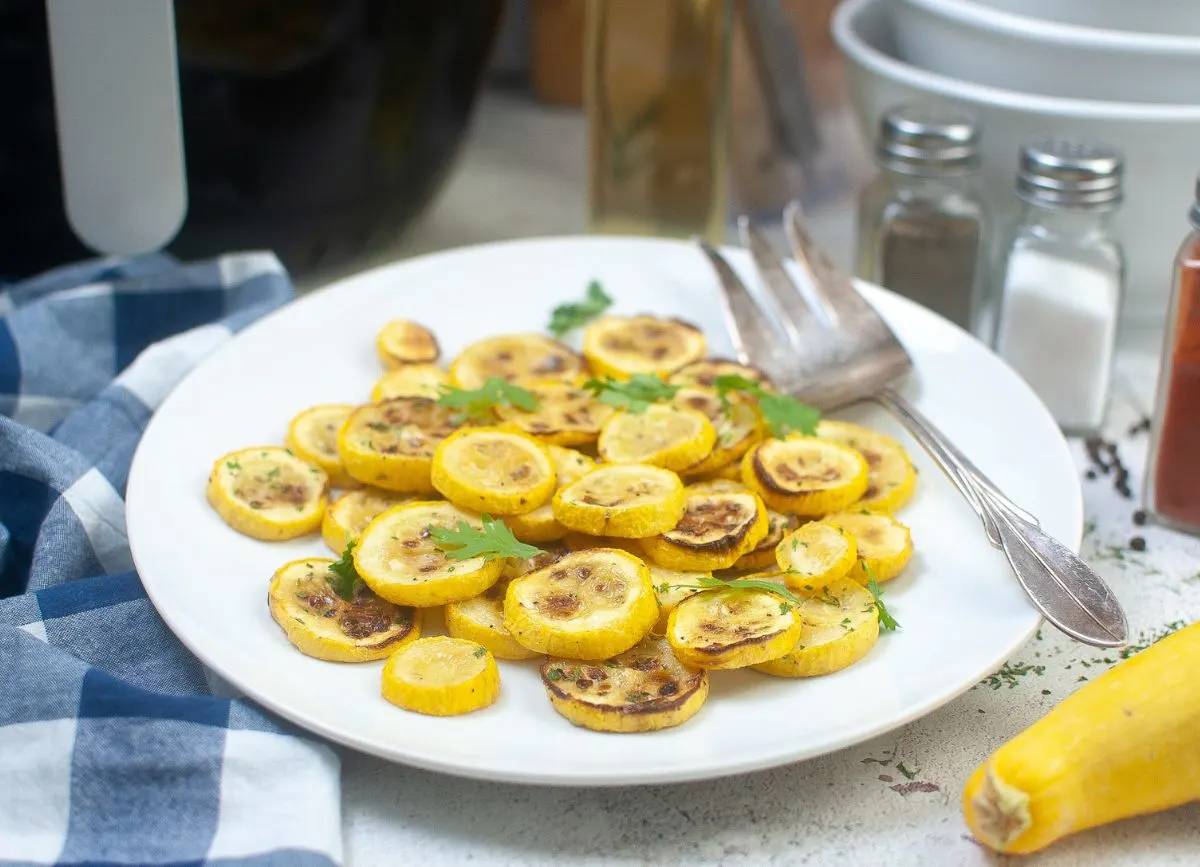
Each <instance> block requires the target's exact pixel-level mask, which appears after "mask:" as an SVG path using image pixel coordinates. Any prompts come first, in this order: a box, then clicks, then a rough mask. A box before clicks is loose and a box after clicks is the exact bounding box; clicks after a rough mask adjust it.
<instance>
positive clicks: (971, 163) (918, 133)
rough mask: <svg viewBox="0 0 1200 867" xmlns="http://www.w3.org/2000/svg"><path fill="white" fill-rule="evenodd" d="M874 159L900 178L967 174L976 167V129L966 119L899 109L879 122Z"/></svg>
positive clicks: (944, 114)
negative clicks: (903, 176)
mask: <svg viewBox="0 0 1200 867" xmlns="http://www.w3.org/2000/svg"><path fill="white" fill-rule="evenodd" d="M875 155H876V157H877V158H878V160H879V164H880V165H881V166H883V167H884V168H886V169H890V170H891V171H894V172H900V173H901V174H906V175H926V176H939V175H940V176H945V175H964V174H969V173H971V172H974V171H976V170H977V169H978V167H979V125H978V124H977V123H976V122H975V121H974V120H973V119H971V118H970V117H967V116H966V115H961V114H954V113H950V112H939V111H937V110H935V109H927V108H922V107H919V106H900V107H898V108H894V109H892V110H891V111H889V112H887V113H886V114H885V115H884V116H883V117H882V118H881V119H880V122H879V140H878V142H877V143H876V146H875Z"/></svg>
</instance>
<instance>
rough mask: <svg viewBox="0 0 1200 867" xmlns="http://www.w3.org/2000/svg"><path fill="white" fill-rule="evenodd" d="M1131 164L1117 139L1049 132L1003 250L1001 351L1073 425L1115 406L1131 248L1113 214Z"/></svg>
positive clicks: (1096, 421) (1094, 422) (1028, 151)
mask: <svg viewBox="0 0 1200 867" xmlns="http://www.w3.org/2000/svg"><path fill="white" fill-rule="evenodd" d="M1123 171H1124V164H1123V161H1122V158H1121V155H1120V154H1119V153H1118V152H1117V151H1115V150H1113V149H1112V148H1109V147H1106V146H1104V145H1098V144H1077V143H1070V142H1063V141H1045V142H1039V143H1035V144H1027V145H1025V146H1024V147H1022V148H1021V152H1020V169H1019V171H1018V173H1017V182H1016V192H1017V196H1018V198H1020V199H1021V201H1022V203H1023V206H1022V210H1021V213H1020V215H1019V216H1018V219H1017V222H1016V225H1015V228H1014V229H1013V232H1012V239H1011V241H1010V243H1009V244H1008V248H1007V252H1006V254H1005V255H1004V257H1003V273H1002V276H1001V278H1000V279H999V280H998V281H997V282H998V283H999V285H1000V299H999V311H998V314H997V320H996V350H997V352H999V354H1000V356H1001V357H1002V358H1004V360H1005V361H1007V362H1008V363H1009V364H1010V365H1011V366H1012V367H1013V368H1014V369H1015V370H1016V371H1017V373H1019V374H1021V376H1022V377H1024V378H1025V381H1026V382H1028V383H1029V385H1030V386H1031V387H1032V388H1033V390H1034V391H1035V392H1037V394H1038V396H1039V397H1040V398H1041V399H1042V401H1043V403H1045V404H1046V406H1047V407H1048V408H1049V410H1050V412H1051V414H1052V415H1053V416H1054V418H1055V420H1056V421H1057V422H1058V423H1059V426H1061V427H1062V428H1063V430H1064V431H1066V432H1067V433H1069V434H1076V435H1081V436H1084V435H1089V434H1094V433H1097V432H1098V431H1099V429H1100V427H1101V426H1102V425H1103V423H1104V417H1105V415H1106V413H1107V411H1108V399H1109V391H1110V385H1111V380H1112V363H1113V353H1114V350H1115V348H1116V342H1117V322H1118V320H1119V316H1120V307H1121V300H1122V297H1123V294H1124V284H1125V257H1124V253H1123V251H1122V249H1121V245H1120V243H1119V242H1118V240H1117V239H1116V237H1115V236H1114V234H1113V229H1112V224H1111V218H1112V215H1113V213H1114V212H1115V211H1116V210H1117V208H1119V207H1120V204H1121V197H1122V184H1121V181H1122V175H1123Z"/></svg>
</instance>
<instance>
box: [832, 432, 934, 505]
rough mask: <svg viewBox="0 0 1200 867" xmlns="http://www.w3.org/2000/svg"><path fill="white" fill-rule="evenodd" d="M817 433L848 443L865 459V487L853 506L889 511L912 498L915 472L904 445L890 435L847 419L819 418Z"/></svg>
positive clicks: (846, 444)
mask: <svg viewBox="0 0 1200 867" xmlns="http://www.w3.org/2000/svg"><path fill="white" fill-rule="evenodd" d="M817 436H819V437H820V438H821V439H823V440H829V441H830V442H835V443H838V444H839V445H843V446H848V447H850V448H852V449H854V450H855V451H857V452H858V453H859V454H861V455H862V456H863V458H864V459H865V460H866V462H867V490H866V493H864V494H863V497H862V499H861V500H859V501H858V503H857V504H856V505H859V506H862V507H864V508H867V509H870V510H871V511H873V512H887V513H889V514H891V513H893V512H896V511H897V510H899V509H901V508H902V507H903V506H904V505H906V504H907V503H908V501H909V500H911V499H912V495H913V492H914V491H915V490H916V487H917V472H916V470H915V469H913V465H912V461H911V460H909V457H908V453H907V452H905V451H904V447H903V446H901V445H900V443H898V442H896V441H895V440H894V439H892V438H891V437H890V436H887V435H886V434H881V433H879V432H878V431H873V430H871V429H870V428H865V427H862V426H861V425H857V424H851V423H850V422H848V421H835V420H833V419H822V420H821V422H820V424H818V425H817Z"/></svg>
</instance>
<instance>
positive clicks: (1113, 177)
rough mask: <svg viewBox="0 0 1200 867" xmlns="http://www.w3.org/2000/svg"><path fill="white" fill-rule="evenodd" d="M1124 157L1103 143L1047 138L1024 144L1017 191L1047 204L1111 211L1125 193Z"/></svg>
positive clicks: (1117, 205) (1031, 200)
mask: <svg viewBox="0 0 1200 867" xmlns="http://www.w3.org/2000/svg"><path fill="white" fill-rule="evenodd" d="M1124 174H1125V160H1124V158H1122V156H1121V153H1120V152H1119V151H1117V150H1115V149H1114V148H1111V147H1109V146H1107V145H1102V144H1087V143H1082V142H1069V141H1060V140H1058V139H1050V140H1047V141H1041V142H1034V143H1031V144H1026V145H1024V146H1023V147H1022V148H1021V158H1020V169H1019V171H1018V172H1017V195H1018V196H1019V197H1021V198H1022V199H1024V200H1025V201H1027V202H1029V203H1031V204H1034V205H1041V206H1042V207H1047V208H1070V209H1078V210H1094V211H1111V210H1114V209H1116V208H1118V207H1120V205H1121V200H1122V198H1123V197H1124V192H1123V190H1122V185H1121V184H1122V180H1123V178H1124Z"/></svg>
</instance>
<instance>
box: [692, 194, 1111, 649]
mask: <svg viewBox="0 0 1200 867" xmlns="http://www.w3.org/2000/svg"><path fill="white" fill-rule="evenodd" d="M739 226H740V229H741V235H742V243H743V245H744V246H746V247H747V248H748V249H749V251H750V254H751V256H752V257H753V259H754V263H755V266H756V268H757V269H758V272H759V275H760V276H761V277H762V280H763V284H764V288H765V289H766V292H765V294H764V297H763V300H762V304H761V305H760V303H759V302H758V301H757V300H756V299H755V296H754V295H752V294H751V293H750V291H749V290H748V289H747V288H746V286H745V285H744V284H743V283H742V281H741V280H740V279H739V278H738V276H737V274H736V273H735V272H734V271H733V269H732V268H731V267H730V266H729V264H728V263H727V262H726V261H725V259H724V258H723V257H722V256H721V254H720V253H719V252H718V251H717V250H716V249H715V248H713V247H711V246H710V245H708V244H706V243H704V242H703V241H700V242H698V243H699V244H700V247H701V249H702V250H703V251H704V252H705V254H706V255H707V256H708V258H709V260H710V261H711V262H712V264H713V266H714V268H715V269H716V271H717V275H718V278H719V280H720V285H721V289H722V298H723V302H724V305H725V313H726V320H727V324H728V326H729V331H730V335H731V337H732V339H733V343H734V347H735V349H736V351H737V354H738V356H739V359H740V360H741V361H742V362H744V363H747V364H753V365H756V366H758V367H761V368H763V369H764V370H766V371H767V373H768V374H770V376H771V377H772V378H773V379H774V380H775V382H776V383H777V384H778V385H779V386H780V387H781V388H782V389H783V390H785V391H787V392H788V393H789V394H791V395H793V396H795V397H797V398H799V399H800V400H803V401H805V402H806V403H810V404H812V405H813V406H816V407H818V408H820V409H824V410H831V409H836V408H838V407H841V406H845V405H847V404H850V403H854V402H856V401H859V400H868V399H869V400H874V401H876V402H878V403H880V404H881V405H883V406H884V407H886V408H887V409H888V410H889V411H891V412H892V413H894V414H895V415H896V416H897V417H898V418H899V419H900V420H901V421H902V422H903V423H904V425H905V427H906V428H908V430H909V432H910V433H911V434H912V435H913V437H914V438H915V439H916V440H917V442H919V443H920V444H921V445H922V447H923V448H924V449H925V450H926V451H927V452H929V454H930V455H931V456H932V457H933V459H934V460H935V461H936V462H937V463H938V465H939V466H940V467H941V468H942V469H943V470H944V471H945V473H946V475H947V476H949V478H950V480H951V481H952V482H953V483H954V486H955V487H956V488H957V489H958V490H959V492H960V493H961V494H962V495H963V497H964V498H965V499H966V500H967V502H968V503H970V505H971V508H972V509H974V510H975V512H976V514H978V515H979V517H980V519H981V520H982V522H983V526H984V531H985V532H986V534H987V536H988V539H989V540H990V541H991V543H992V544H993V545H994V546H996V547H997V548H1001V549H1003V551H1004V553H1005V556H1006V557H1007V558H1008V562H1009V565H1010V566H1012V570H1013V573H1014V574H1015V575H1016V577H1017V580H1018V581H1019V582H1020V584H1021V586H1022V587H1023V588H1024V589H1025V592H1026V593H1027V594H1028V596H1029V598H1030V600H1031V601H1032V602H1033V604H1034V606H1035V607H1036V608H1037V609H1038V610H1039V611H1040V612H1041V613H1042V615H1043V616H1044V617H1045V618H1046V620H1048V621H1049V622H1050V623H1052V624H1053V625H1054V626H1056V627H1057V628H1058V629H1060V630H1062V631H1063V632H1065V633H1066V634H1067V635H1070V636H1071V637H1072V638H1075V639H1077V640H1078V641H1081V642H1084V643H1085V644H1091V645H1094V646H1097V647H1119V646H1121V645H1123V644H1125V643H1126V641H1127V634H1128V625H1127V623H1126V619H1125V613H1124V612H1123V611H1122V609H1121V606H1120V603H1118V601H1117V599H1116V597H1115V596H1114V595H1113V593H1112V591H1111V590H1109V588H1108V586H1107V585H1106V584H1105V583H1104V581H1103V580H1102V579H1101V578H1100V576H1098V575H1097V574H1096V573H1095V572H1093V571H1092V569H1091V568H1090V567H1089V566H1088V565H1087V564H1086V563H1084V562H1083V561H1082V560H1081V559H1080V558H1079V557H1078V556H1076V555H1075V554H1074V553H1073V552H1072V551H1071V550H1070V549H1069V548H1067V547H1066V546H1065V545H1063V544H1062V543H1061V542H1059V541H1057V540H1055V539H1053V538H1052V537H1050V536H1049V535H1048V534H1047V533H1046V532H1044V531H1043V530H1042V529H1041V527H1040V526H1039V524H1038V522H1037V519H1036V518H1034V517H1033V516H1032V515H1030V514H1029V513H1028V512H1026V511H1024V510H1023V509H1021V508H1019V507H1018V506H1016V505H1015V504H1014V503H1013V502H1012V501H1011V500H1009V499H1008V498H1007V497H1006V496H1004V494H1003V493H1001V492H1000V490H999V489H998V488H996V486H995V485H993V484H992V483H991V481H989V480H988V479H987V477H985V476H984V475H983V473H981V472H980V471H979V469H978V468H977V467H976V466H975V465H974V464H973V463H972V462H971V461H970V460H969V459H968V458H967V457H966V456H965V455H964V454H963V453H962V452H961V451H959V450H958V449H957V448H956V447H955V446H954V445H953V444H952V443H951V442H950V441H949V440H948V439H946V437H945V436H944V435H943V434H942V433H941V432H940V431H939V430H938V429H937V428H936V427H935V426H934V425H933V423H932V422H930V421H929V420H928V419H927V418H925V417H924V416H923V415H922V414H921V413H920V412H918V411H917V409H916V408H915V407H913V406H912V405H911V404H909V403H908V401H907V400H905V398H904V397H903V396H902V395H900V394H899V393H898V392H896V391H895V390H893V388H892V386H893V384H895V383H897V382H898V381H900V380H902V379H903V378H904V377H905V376H906V375H907V374H908V373H909V372H910V371H911V370H912V368H913V363H912V359H911V357H910V356H909V354H908V352H907V351H906V350H905V349H904V347H903V345H901V343H900V341H899V340H898V339H897V338H896V335H895V334H894V333H893V332H892V330H891V329H890V328H889V327H888V325H887V323H886V322H884V321H883V318H882V317H880V316H879V314H878V313H876V312H875V309H874V308H873V307H872V306H871V305H870V304H869V303H868V302H867V300H866V299H865V298H863V297H862V295H860V294H859V292H858V290H856V289H855V288H854V284H853V283H851V281H850V279H849V278H848V277H846V276H845V275H844V274H842V273H841V272H840V271H838V269H837V268H836V267H835V266H834V265H833V263H832V262H830V260H829V257H828V256H826V255H825V253H824V251H822V250H821V248H820V247H819V246H818V245H817V244H816V242H815V241H814V240H813V239H812V236H811V235H810V234H809V233H808V231H807V230H806V229H805V227H804V224H803V222H802V220H801V212H800V208H799V206H798V204H796V203H795V202H793V203H792V204H790V205H789V206H788V208H787V210H786V211H785V213H784V227H785V230H786V233H787V237H788V241H789V244H790V246H791V248H792V253H793V256H794V257H795V260H796V262H797V264H798V265H799V266H800V268H801V269H802V271H803V272H805V277H806V278H807V279H806V280H803V281H801V282H800V283H799V284H797V283H795V282H793V281H792V279H791V276H790V275H789V274H788V272H787V270H786V269H785V268H784V266H783V264H782V263H781V262H780V261H779V259H778V258H777V257H776V255H775V253H774V252H773V251H772V249H771V246H770V244H769V243H768V242H767V240H766V238H765V237H764V236H763V235H762V233H761V232H759V231H758V230H757V229H756V228H755V227H754V226H753V225H752V224H751V223H750V221H749V220H748V219H747V218H745V217H743V218H742V219H741V220H740V222H739ZM764 308H765V309H764ZM773 321H774V322H777V323H778V327H776V326H775V325H773V324H772V322H773Z"/></svg>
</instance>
